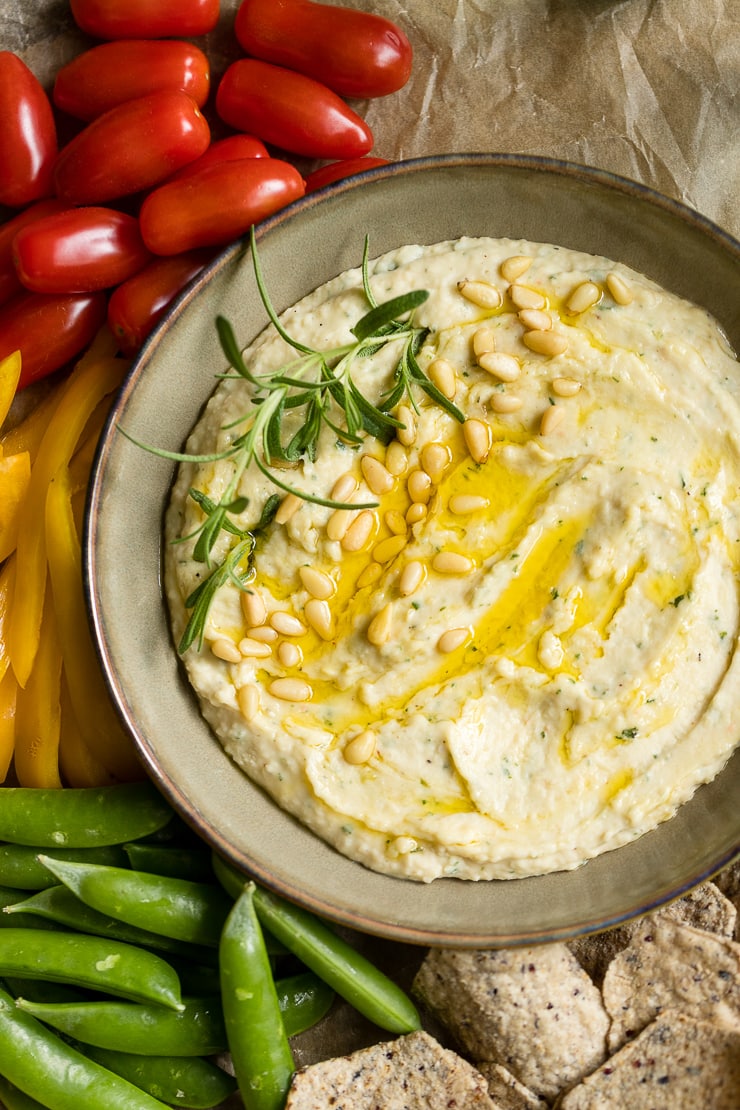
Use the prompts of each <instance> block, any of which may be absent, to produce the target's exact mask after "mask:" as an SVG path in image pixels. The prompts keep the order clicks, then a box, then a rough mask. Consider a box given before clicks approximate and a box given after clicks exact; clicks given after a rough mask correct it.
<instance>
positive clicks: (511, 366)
mask: <svg viewBox="0 0 740 1110" xmlns="http://www.w3.org/2000/svg"><path fill="white" fill-rule="evenodd" d="M478 365H479V366H480V367H482V369H483V370H487V371H488V373H489V374H493V376H494V378H498V380H499V381H500V382H515V381H516V380H517V378H518V377H519V375H520V374H521V372H522V368H521V365H520V363H519V359H518V358H515V357H514V355H507V354H506V353H505V352H504V351H489V353H488V354H487V355H481V357H480V358H479V359H478Z"/></svg>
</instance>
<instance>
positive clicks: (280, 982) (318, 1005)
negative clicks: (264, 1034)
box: [275, 971, 335, 1037]
mask: <svg viewBox="0 0 740 1110" xmlns="http://www.w3.org/2000/svg"><path fill="white" fill-rule="evenodd" d="M275 990H276V991H277V998H278V1006H279V1007H280V1012H281V1014H282V1015H283V1023H284V1025H285V1032H286V1033H287V1034H288V1036H289V1037H296V1036H297V1035H298V1034H299V1033H305V1032H306V1030H307V1029H312V1028H313V1027H314V1025H318V1023H319V1022H320V1021H321V1019H322V1017H325V1016H326V1014H328V1012H329V1010H330V1009H331V1005H332V1002H333V1001H334V997H335V995H334V991H333V990H332V989H331V987H330V986H329V985H328V983H325V982H324V981H323V979H319V977H318V975H314V973H313V972H312V971H302V972H299V974H298V975H286V976H285V977H284V978H282V979H276V980H275Z"/></svg>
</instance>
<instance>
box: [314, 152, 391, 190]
mask: <svg viewBox="0 0 740 1110" xmlns="http://www.w3.org/2000/svg"><path fill="white" fill-rule="evenodd" d="M387 165H388V159H387V158H345V159H344V160H343V161H341V162H330V163H329V164H328V165H327V166H320V167H319V169H317V170H314V171H313V173H310V174H308V176H307V177H306V192H307V193H315V192H316V190H317V189H323V187H324V185H331V184H332V183H333V182H334V181H342V180H343V179H344V178H345V177H352V176H353V175H354V174H356V173H364V171H365V170H372V169H374V168H375V167H376V166H387Z"/></svg>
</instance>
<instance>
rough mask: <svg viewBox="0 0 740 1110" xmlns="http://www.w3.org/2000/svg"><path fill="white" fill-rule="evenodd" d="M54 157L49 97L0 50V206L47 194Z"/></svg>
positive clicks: (18, 204)
mask: <svg viewBox="0 0 740 1110" xmlns="http://www.w3.org/2000/svg"><path fill="white" fill-rule="evenodd" d="M56 153H57V133H56V126H55V124H54V116H53V114H52V109H51V104H50V103H49V98H48V97H47V95H46V93H45V92H44V90H43V88H42V87H41V84H40V83H39V81H38V80H37V79H36V77H34V75H33V73H32V72H31V70H30V69H29V68H28V66H27V65H26V64H25V62H23V61H21V59H20V58H19V57H18V56H17V55H16V54H13V53H11V52H10V51H9V50H2V51H0V204H7V205H8V206H9V207H11V208H22V207H24V206H25V205H26V204H31V203H32V202H33V201H35V200H40V199H41V198H42V197H48V196H50V195H51V193H52V192H53V189H52V177H51V174H52V166H53V164H54V159H55V157H56Z"/></svg>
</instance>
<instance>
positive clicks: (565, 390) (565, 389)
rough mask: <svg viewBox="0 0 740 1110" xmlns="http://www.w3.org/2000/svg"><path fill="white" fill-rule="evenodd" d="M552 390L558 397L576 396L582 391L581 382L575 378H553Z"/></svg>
mask: <svg viewBox="0 0 740 1110" xmlns="http://www.w3.org/2000/svg"><path fill="white" fill-rule="evenodd" d="M552 391H553V393H555V394H557V396H558V397H575V395H576V393H580V391H581V383H580V382H577V381H576V379H575V378H553V380H552Z"/></svg>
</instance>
